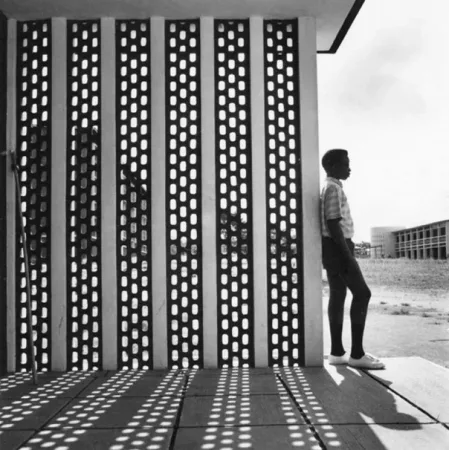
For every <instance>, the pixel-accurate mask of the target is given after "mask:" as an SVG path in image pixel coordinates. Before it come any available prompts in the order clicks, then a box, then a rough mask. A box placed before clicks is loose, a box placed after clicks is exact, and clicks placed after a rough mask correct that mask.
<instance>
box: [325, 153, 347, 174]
mask: <svg viewBox="0 0 449 450" xmlns="http://www.w3.org/2000/svg"><path fill="white" fill-rule="evenodd" d="M345 156H346V157H347V156H348V151H347V150H343V149H342V148H334V149H332V150H328V151H327V152H326V153H325V154H324V156H323V158H322V159H321V165H322V166H323V168H324V170H328V169H330V168H331V167H332V166H333V165H334V164H335V163H338V162H340V161H341V160H342V159H343V158H344V157H345Z"/></svg>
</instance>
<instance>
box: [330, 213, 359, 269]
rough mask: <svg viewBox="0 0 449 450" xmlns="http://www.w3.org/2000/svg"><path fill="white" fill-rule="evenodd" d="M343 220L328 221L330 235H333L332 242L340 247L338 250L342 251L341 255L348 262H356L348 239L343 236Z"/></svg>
mask: <svg viewBox="0 0 449 450" xmlns="http://www.w3.org/2000/svg"><path fill="white" fill-rule="evenodd" d="M340 220H341V218H338V219H327V221H326V223H327V228H328V230H329V234H330V235H331V238H332V240H333V241H334V242H335V243H336V244H337V245H338V248H339V249H340V250H341V254H342V255H343V258H344V259H345V261H347V262H352V261H354V256H352V253H351V250H350V249H349V247H348V244H347V243H346V239H345V237H344V236H343V231H342V230H341V227H340V224H339V222H340Z"/></svg>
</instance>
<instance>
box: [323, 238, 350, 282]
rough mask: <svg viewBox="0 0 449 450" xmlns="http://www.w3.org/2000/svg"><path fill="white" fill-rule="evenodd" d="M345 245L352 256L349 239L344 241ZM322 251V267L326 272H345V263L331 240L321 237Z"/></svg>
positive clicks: (338, 249)
mask: <svg viewBox="0 0 449 450" xmlns="http://www.w3.org/2000/svg"><path fill="white" fill-rule="evenodd" d="M346 244H347V245H348V248H349V250H350V252H351V253H352V255H353V256H354V248H355V245H354V243H353V242H352V240H351V239H346ZM322 251H323V254H322V257H323V267H324V268H325V269H326V270H327V271H329V272H332V273H342V272H344V271H345V270H346V263H345V260H344V258H343V255H342V253H341V250H340V248H339V247H338V245H337V244H336V243H335V241H334V240H333V239H332V238H330V237H324V236H323V238H322Z"/></svg>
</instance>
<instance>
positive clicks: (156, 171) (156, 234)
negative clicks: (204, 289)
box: [151, 17, 168, 369]
mask: <svg viewBox="0 0 449 450" xmlns="http://www.w3.org/2000/svg"><path fill="white" fill-rule="evenodd" d="M151 172H152V173H151V221H152V229H151V251H152V261H153V263H152V265H151V266H152V288H153V293H152V294H153V368H154V369H162V368H166V367H167V364H168V362H167V361H168V355H167V272H166V264H167V262H166V261H167V255H166V249H165V243H166V238H165V235H166V224H165V21H164V19H163V18H161V17H152V18H151Z"/></svg>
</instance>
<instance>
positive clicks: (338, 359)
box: [328, 353, 349, 366]
mask: <svg viewBox="0 0 449 450" xmlns="http://www.w3.org/2000/svg"><path fill="white" fill-rule="evenodd" d="M348 360H349V355H348V354H347V353H345V354H344V355H342V356H334V355H329V358H328V361H329V364H331V365H332V366H341V365H343V364H348Z"/></svg>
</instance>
